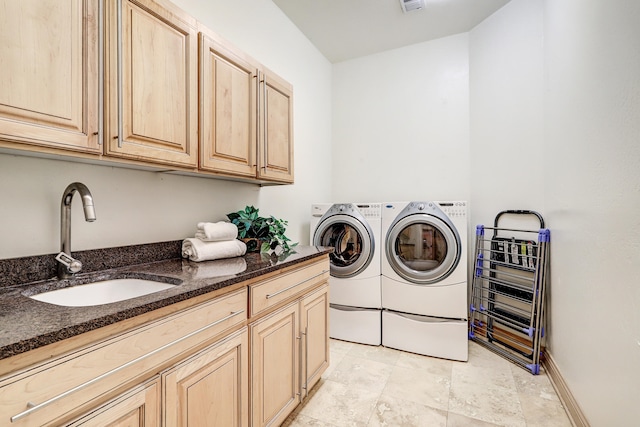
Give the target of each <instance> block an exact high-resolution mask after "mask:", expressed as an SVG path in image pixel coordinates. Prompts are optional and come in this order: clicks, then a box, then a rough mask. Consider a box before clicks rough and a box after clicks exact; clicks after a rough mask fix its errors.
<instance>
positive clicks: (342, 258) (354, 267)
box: [313, 215, 374, 278]
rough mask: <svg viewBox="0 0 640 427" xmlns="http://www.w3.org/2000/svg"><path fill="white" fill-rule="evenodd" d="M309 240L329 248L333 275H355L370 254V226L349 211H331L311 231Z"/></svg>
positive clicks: (316, 244)
mask: <svg viewBox="0 0 640 427" xmlns="http://www.w3.org/2000/svg"><path fill="white" fill-rule="evenodd" d="M313 244H314V245H315V246H327V247H330V248H333V253H331V254H329V261H330V262H331V265H330V269H331V275H332V276H333V277H339V278H348V277H353V276H356V275H357V274H359V273H360V272H362V271H363V270H364V269H365V268H367V266H368V265H369V264H370V263H371V259H372V258H373V250H374V241H373V234H372V233H371V230H370V229H369V228H368V227H367V226H365V225H364V224H363V223H362V222H360V221H358V220H357V219H356V218H354V217H352V216H349V215H332V216H329V217H327V218H326V219H325V220H323V221H322V222H320V224H318V227H317V228H316V232H315V233H314V235H313Z"/></svg>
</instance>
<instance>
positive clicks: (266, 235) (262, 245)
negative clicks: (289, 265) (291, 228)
mask: <svg viewBox="0 0 640 427" xmlns="http://www.w3.org/2000/svg"><path fill="white" fill-rule="evenodd" d="M258 212H259V209H257V208H255V207H253V206H246V207H245V208H244V210H241V211H238V212H231V213H228V214H227V218H229V221H231V222H232V223H233V224H235V225H236V226H237V227H238V239H240V240H242V241H244V242H245V243H246V244H247V251H249V252H257V251H260V252H270V251H274V252H281V253H284V254H287V253H290V252H292V249H293V247H294V246H296V245H297V243H289V242H291V240H290V239H289V238H288V237H287V236H286V235H285V234H284V233H285V231H286V228H287V225H288V222H287V221H285V220H283V219H277V218H275V217H274V216H269V217H262V216H260V215H258Z"/></svg>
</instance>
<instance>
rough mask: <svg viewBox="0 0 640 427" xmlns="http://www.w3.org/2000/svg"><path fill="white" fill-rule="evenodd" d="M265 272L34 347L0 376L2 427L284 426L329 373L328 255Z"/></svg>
mask: <svg viewBox="0 0 640 427" xmlns="http://www.w3.org/2000/svg"><path fill="white" fill-rule="evenodd" d="M264 277H265V278H263V279H261V278H255V279H252V280H251V281H248V282H247V285H246V286H244V287H242V288H240V289H237V290H235V291H231V292H229V293H227V294H224V295H219V296H216V297H213V298H210V299H207V298H200V300H199V302H197V303H194V304H193V305H188V306H187V305H185V308H183V309H181V310H177V311H173V312H170V311H168V312H167V313H169V312H170V314H166V315H162V314H159V313H155V314H153V313H149V314H145V315H144V316H145V319H141V320H143V322H141V323H139V324H138V325H139V326H136V327H131V328H129V329H126V328H123V329H124V330H123V329H121V328H120V327H119V326H118V325H113V331H115V332H114V333H113V334H112V335H111V334H105V335H103V334H102V333H101V334H100V335H99V336H100V337H101V338H98V337H95V336H93V335H92V333H91V332H89V333H87V335H86V336H85V337H83V338H82V339H76V340H74V341H73V343H74V344H73V346H72V348H71V347H70V348H69V350H68V351H67V350H65V351H64V352H61V353H60V354H59V355H57V356H55V357H51V356H50V355H49V353H48V351H42V352H39V353H38V350H34V352H36V353H31V355H29V358H30V359H31V360H39V362H37V363H34V364H32V365H29V366H24V367H23V368H21V369H19V370H15V371H10V370H8V369H3V370H2V372H7V373H6V374H3V375H0V426H4V425H12V426H16V427H42V426H74V427H78V426H95V427H105V426H109V427H116V426H121V427H124V426H127V427H135V426H144V427H160V426H162V427H187V426H224V427H249V426H254V427H258V426H268V425H269V426H277V425H280V424H281V423H282V422H283V421H284V420H285V419H286V418H287V416H288V415H289V414H290V413H291V412H292V411H293V410H294V408H295V407H296V406H297V405H298V404H299V403H300V402H301V401H303V400H304V399H305V398H306V397H307V396H308V393H309V390H310V389H311V387H313V385H314V384H315V383H316V382H318V380H319V379H320V376H321V375H322V373H323V372H324V371H325V370H326V368H327V367H328V366H329V318H328V312H329V285H328V278H329V262H328V257H323V258H322V259H320V260H319V261H311V262H308V263H306V264H304V265H302V266H296V267H293V268H285V269H283V270H280V271H277V272H272V273H270V274H267V275H265V276H264ZM247 313H250V314H249V316H248V315H247ZM103 333H104V332H103ZM68 345H69V346H71V344H68ZM23 357H24V355H23ZM0 363H7V364H11V363H12V362H11V361H10V360H9V359H5V360H3V361H0ZM6 366H9V365H6Z"/></svg>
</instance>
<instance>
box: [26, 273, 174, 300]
mask: <svg viewBox="0 0 640 427" xmlns="http://www.w3.org/2000/svg"><path fill="white" fill-rule="evenodd" d="M174 286H177V285H173V284H170V283H163V282H158V281H155V280H146V279H110V280H102V281H98V282H93V283H87V284H85V285H77V286H72V287H68V288H63V289H56V290H54V291H48V292H43V293H41V294H36V295H31V296H29V298H32V299H34V300H38V301H42V302H47V303H49V304H55V305H61V306H64V307H89V306H93V305H102V304H110V303H113V302H118V301H125V300H128V299H131V298H136V297H141V296H143V295H149V294H152V293H154V292H159V291H163V290H165V289H171V288H173V287H174Z"/></svg>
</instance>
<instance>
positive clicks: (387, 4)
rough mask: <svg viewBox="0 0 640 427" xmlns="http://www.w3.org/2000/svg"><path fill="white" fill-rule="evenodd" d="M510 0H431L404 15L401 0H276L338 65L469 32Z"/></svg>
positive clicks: (321, 50) (309, 37) (313, 41)
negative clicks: (346, 61) (422, 7)
mask: <svg viewBox="0 0 640 427" xmlns="http://www.w3.org/2000/svg"><path fill="white" fill-rule="evenodd" d="M509 1H510V0H426V7H425V8H424V9H421V10H417V11H413V12H408V13H403V12H402V8H401V6H400V0H273V2H274V3H275V4H276V5H277V6H278V7H279V8H280V9H281V10H282V11H283V12H284V13H285V14H286V15H287V16H288V17H289V19H291V21H293V23H294V24H295V25H296V26H297V27H298V28H299V29H300V31H302V32H303V33H304V34H305V35H306V36H307V38H308V39H309V40H311V42H312V43H313V44H314V45H315V46H316V47H317V48H318V50H320V52H322V53H323V54H324V56H326V57H327V58H328V59H329V61H331V62H333V63H335V62H340V61H345V60H347V59H353V58H357V57H360V56H365V55H371V54H374V53H377V52H382V51H385V50H389V49H395V48H398V47H402V46H407V45H410V44H414V43H420V42H424V41H427V40H433V39H438V38H441V37H446V36H450V35H453V34H458V33H464V32H467V31H469V30H470V29H471V28H473V27H475V26H476V25H478V24H479V23H480V22H482V21H483V20H484V19H485V18H486V17H488V16H489V15H491V14H492V13H494V12H495V11H496V10H498V9H500V8H501V7H502V6H504V5H505V4H507V3H508V2H509Z"/></svg>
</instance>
